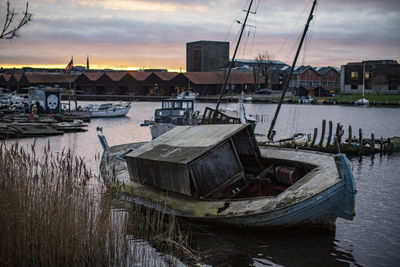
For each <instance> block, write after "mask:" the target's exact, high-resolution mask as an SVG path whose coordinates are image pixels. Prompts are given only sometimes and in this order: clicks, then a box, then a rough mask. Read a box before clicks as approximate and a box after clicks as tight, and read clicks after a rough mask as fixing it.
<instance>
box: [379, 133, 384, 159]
mask: <svg viewBox="0 0 400 267" xmlns="http://www.w3.org/2000/svg"><path fill="white" fill-rule="evenodd" d="M379 150H380V151H381V155H382V153H383V137H381V142H380V143H379Z"/></svg>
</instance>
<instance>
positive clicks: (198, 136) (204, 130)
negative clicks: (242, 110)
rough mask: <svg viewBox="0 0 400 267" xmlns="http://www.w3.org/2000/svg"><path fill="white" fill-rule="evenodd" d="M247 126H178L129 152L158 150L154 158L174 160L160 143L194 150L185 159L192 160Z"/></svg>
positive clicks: (138, 152)
mask: <svg viewBox="0 0 400 267" xmlns="http://www.w3.org/2000/svg"><path fill="white" fill-rule="evenodd" d="M247 126H248V125H247V124H223V125H200V126H177V127H175V128H174V129H173V130H171V131H168V132H166V133H165V134H163V135H161V136H160V137H158V138H156V139H154V140H153V141H151V142H149V143H147V144H146V145H144V146H142V147H140V148H138V149H136V150H135V151H133V152H131V153H129V154H128V156H130V157H134V156H140V155H142V154H145V153H148V152H149V151H157V152H159V154H158V155H156V154H155V155H154V156H155V157H156V158H152V159H153V160H161V161H174V159H173V158H170V157H166V156H165V153H163V152H162V151H163V149H159V148H157V147H158V146H159V145H163V146H168V147H171V149H172V148H176V147H180V148H185V149H188V150H192V152H190V153H189V155H188V158H187V160H185V161H184V162H190V161H191V159H192V158H196V157H197V156H199V154H201V153H203V152H204V151H207V150H208V149H209V148H211V147H214V146H215V145H217V144H218V143H220V142H221V141H223V140H225V139H227V138H229V137H231V136H232V135H234V134H235V133H237V132H240V131H241V130H243V129H245V128H246V127H247ZM171 151H172V152H174V150H173V149H172V150H169V152H168V153H167V154H168V156H171V155H172V154H173V153H171ZM174 153H176V154H179V153H181V152H180V151H178V150H176V151H175V152H174Z"/></svg>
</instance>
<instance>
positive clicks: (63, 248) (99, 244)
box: [0, 144, 195, 266]
mask: <svg viewBox="0 0 400 267" xmlns="http://www.w3.org/2000/svg"><path fill="white" fill-rule="evenodd" d="M27 150H29V151H27ZM38 154H39V153H37V151H36V149H35V144H33V145H32V146H31V147H30V148H29V149H24V148H22V147H20V146H19V145H18V144H14V145H11V146H6V145H4V144H1V145H0V265H1V266H7V265H11V266H65V265H69V266H83V265H84V266H110V265H115V266H126V265H132V264H133V263H135V264H139V265H140V266H150V265H165V264H168V263H169V262H166V261H165V257H164V258H160V259H159V260H157V262H156V263H154V262H152V263H150V262H149V259H154V256H155V253H157V252H155V250H153V249H150V247H149V246H148V245H145V246H143V242H142V241H141V240H140V239H138V237H143V238H147V239H146V240H150V243H153V244H155V246H156V247H157V248H158V249H160V250H161V251H163V252H165V253H174V252H181V254H182V255H184V258H185V257H186V258H185V259H188V261H192V262H193V259H194V258H195V257H194V254H193V253H192V251H191V250H190V249H186V246H187V243H186V240H187V239H186V235H183V234H182V233H180V232H179V226H178V225H177V224H176V220H175V218H169V219H168V220H167V222H166V223H165V221H166V220H165V218H164V217H163V215H161V214H157V213H154V212H152V211H145V212H144V211H143V210H142V209H141V208H139V207H136V206H131V210H130V211H129V212H126V211H124V210H123V211H122V212H120V211H119V210H116V209H113V198H112V194H111V193H109V192H108V191H107V189H106V187H104V186H103V183H102V181H101V180H100V179H99V178H98V176H96V175H94V174H93V173H92V172H91V171H90V170H88V169H87V168H86V165H85V163H84V160H83V159H82V158H79V157H76V156H73V155H72V154H71V152H69V151H63V152H61V153H58V154H53V153H52V152H51V149H50V144H48V145H47V146H46V147H45V148H44V150H43V151H41V153H40V155H41V156H38ZM132 217H133V218H134V219H132ZM138 218H140V219H138ZM183 236H185V237H183ZM138 241H139V242H138ZM157 255H158V254H157Z"/></svg>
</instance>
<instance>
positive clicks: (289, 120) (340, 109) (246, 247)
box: [19, 102, 400, 266]
mask: <svg viewBox="0 0 400 267" xmlns="http://www.w3.org/2000/svg"><path fill="white" fill-rule="evenodd" d="M82 104H84V103H82ZM205 105H206V104H205V103H198V104H196V107H197V109H200V110H203V109H204V107H205ZM159 106H160V103H150V102H136V103H134V104H133V108H132V109H131V111H130V112H129V113H128V116H127V117H126V118H115V119H93V120H92V122H91V123H90V124H89V126H88V132H85V133H69V134H65V135H63V136H56V137H49V138H38V139H37V140H36V142H37V144H36V145H37V147H39V148H40V147H43V146H44V145H46V144H47V143H48V142H50V144H51V147H52V150H53V151H54V152H56V153H57V152H61V151H62V149H63V148H67V149H71V151H72V152H74V153H76V154H78V155H80V156H81V157H84V158H85V159H86V160H87V162H88V164H89V166H90V167H91V168H92V169H93V170H95V171H97V168H98V164H99V161H98V160H96V158H98V157H99V156H100V154H101V151H102V148H101V145H100V143H99V142H98V140H97V137H96V127H103V132H104V134H105V135H106V137H107V140H108V142H109V144H110V145H117V144H121V143H126V142H140V141H148V140H150V139H151V136H150V130H149V128H148V127H141V126H140V123H142V122H143V120H145V119H151V118H152V116H153V113H154V109H155V108H158V107H159ZM224 106H225V107H230V108H236V105H234V104H228V105H224ZM275 107H276V106H275V105H265V104H246V111H247V113H248V114H254V115H255V114H258V115H264V118H265V121H264V122H262V123H259V124H258V125H257V129H256V133H258V134H265V133H266V132H267V130H268V127H269V124H270V121H271V118H272V116H273V112H274V110H275ZM322 119H326V120H332V121H333V123H334V125H336V123H338V122H339V123H342V124H343V125H344V129H345V130H346V133H345V136H347V135H346V134H347V127H348V126H349V125H351V126H352V127H353V132H355V133H358V128H362V129H363V131H364V136H365V137H369V135H370V134H371V133H374V134H375V137H376V138H380V137H381V136H382V137H389V136H396V135H397V136H400V109H395V108H376V107H374V108H355V107H344V106H317V105H315V106H314V105H313V106H299V105H284V106H283V107H282V109H281V114H280V115H279V117H278V122H277V125H276V130H277V138H283V137H288V136H290V135H291V134H293V133H294V132H304V133H312V131H313V129H314V128H315V127H318V128H321V121H322ZM320 130H321V129H320ZM260 138H261V139H262V138H263V137H262V136H261V137H260ZM32 142H33V139H21V140H19V143H20V144H22V145H24V146H28V145H30V144H31V143H32ZM351 162H352V165H353V172H354V176H355V179H356V187H357V190H358V193H357V196H356V217H355V219H354V220H353V221H346V220H342V219H338V220H337V223H336V230H335V231H334V232H331V231H321V230H315V229H286V230H282V231H274V232H265V231H264V232H261V231H255V232H254V231H253V232H252V231H241V230H238V229H230V228H214V227H208V226H207V227H206V226H203V225H202V226H199V225H194V226H193V225H191V228H192V230H191V233H192V235H193V240H192V243H193V247H194V248H198V249H199V250H200V253H201V255H202V256H203V263H204V264H209V265H214V266H269V265H276V266H279V265H282V266H310V265H315V266H348V265H360V266H396V265H397V266H398V265H399V264H400V256H399V254H398V251H400V223H399V221H400V155H399V154H397V155H389V156H387V155H384V156H379V155H375V157H363V158H353V159H351Z"/></svg>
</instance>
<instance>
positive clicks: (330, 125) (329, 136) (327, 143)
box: [326, 121, 333, 147]
mask: <svg viewBox="0 0 400 267" xmlns="http://www.w3.org/2000/svg"><path fill="white" fill-rule="evenodd" d="M332 128H333V127H332V121H329V133H328V140H326V146H327V147H328V146H329V145H330V144H331V139H332Z"/></svg>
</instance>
